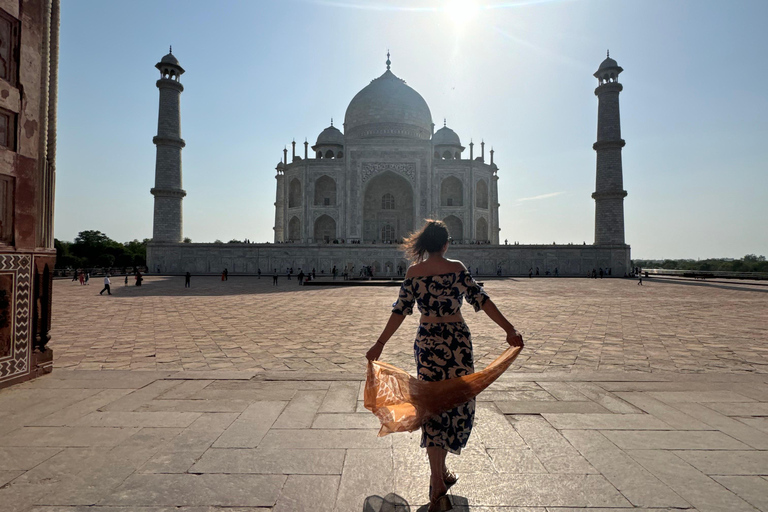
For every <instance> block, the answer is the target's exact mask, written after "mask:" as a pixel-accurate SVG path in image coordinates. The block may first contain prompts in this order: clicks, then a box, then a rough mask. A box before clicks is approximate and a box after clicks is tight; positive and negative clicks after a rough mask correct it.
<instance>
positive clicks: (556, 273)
mask: <svg viewBox="0 0 768 512" xmlns="http://www.w3.org/2000/svg"><path fill="white" fill-rule="evenodd" d="M559 276H560V272H558V271H557V267H555V277H559Z"/></svg>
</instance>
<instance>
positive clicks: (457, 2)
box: [445, 0, 478, 26]
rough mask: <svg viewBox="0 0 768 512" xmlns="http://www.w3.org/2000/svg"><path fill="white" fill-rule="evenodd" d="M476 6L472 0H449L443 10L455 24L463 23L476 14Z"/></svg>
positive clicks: (460, 24)
mask: <svg viewBox="0 0 768 512" xmlns="http://www.w3.org/2000/svg"><path fill="white" fill-rule="evenodd" d="M477 11H478V7H477V4H476V3H475V2H474V1H473V0H449V1H448V2H447V5H446V6H445V12H446V13H447V14H448V16H450V18H451V20H453V22H454V23H455V24H456V25H457V26H462V25H465V24H466V23H467V22H468V21H470V20H471V19H472V18H474V17H475V16H476V15H477Z"/></svg>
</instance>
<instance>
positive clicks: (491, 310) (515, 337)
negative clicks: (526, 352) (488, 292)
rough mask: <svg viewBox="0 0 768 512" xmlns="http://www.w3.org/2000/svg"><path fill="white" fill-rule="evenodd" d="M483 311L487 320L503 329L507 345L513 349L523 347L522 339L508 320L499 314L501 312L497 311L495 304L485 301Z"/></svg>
mask: <svg viewBox="0 0 768 512" xmlns="http://www.w3.org/2000/svg"><path fill="white" fill-rule="evenodd" d="M483 311H485V314H486V315H488V318H490V319H491V320H493V321H494V322H495V323H496V325H498V326H499V327H501V328H502V329H504V332H506V333H507V343H509V344H510V345H511V346H513V347H522V346H523V337H522V336H521V335H520V333H519V332H517V329H515V327H514V326H513V325H512V324H511V323H509V320H507V319H506V317H505V316H504V315H503V314H501V311H499V308H497V307H496V304H494V303H493V301H492V300H491V299H488V300H486V301H485V304H483Z"/></svg>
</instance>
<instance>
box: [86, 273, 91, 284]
mask: <svg viewBox="0 0 768 512" xmlns="http://www.w3.org/2000/svg"><path fill="white" fill-rule="evenodd" d="M90 281H91V273H90V272H86V273H85V284H91V283H90Z"/></svg>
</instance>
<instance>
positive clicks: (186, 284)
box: [184, 271, 192, 288]
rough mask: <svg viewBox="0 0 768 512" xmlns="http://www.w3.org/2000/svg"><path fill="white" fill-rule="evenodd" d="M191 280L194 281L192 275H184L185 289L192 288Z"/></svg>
mask: <svg viewBox="0 0 768 512" xmlns="http://www.w3.org/2000/svg"><path fill="white" fill-rule="evenodd" d="M190 279H192V274H190V273H189V271H187V273H186V274H184V288H191V287H192V284H191V283H190V282H189V281H190Z"/></svg>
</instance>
